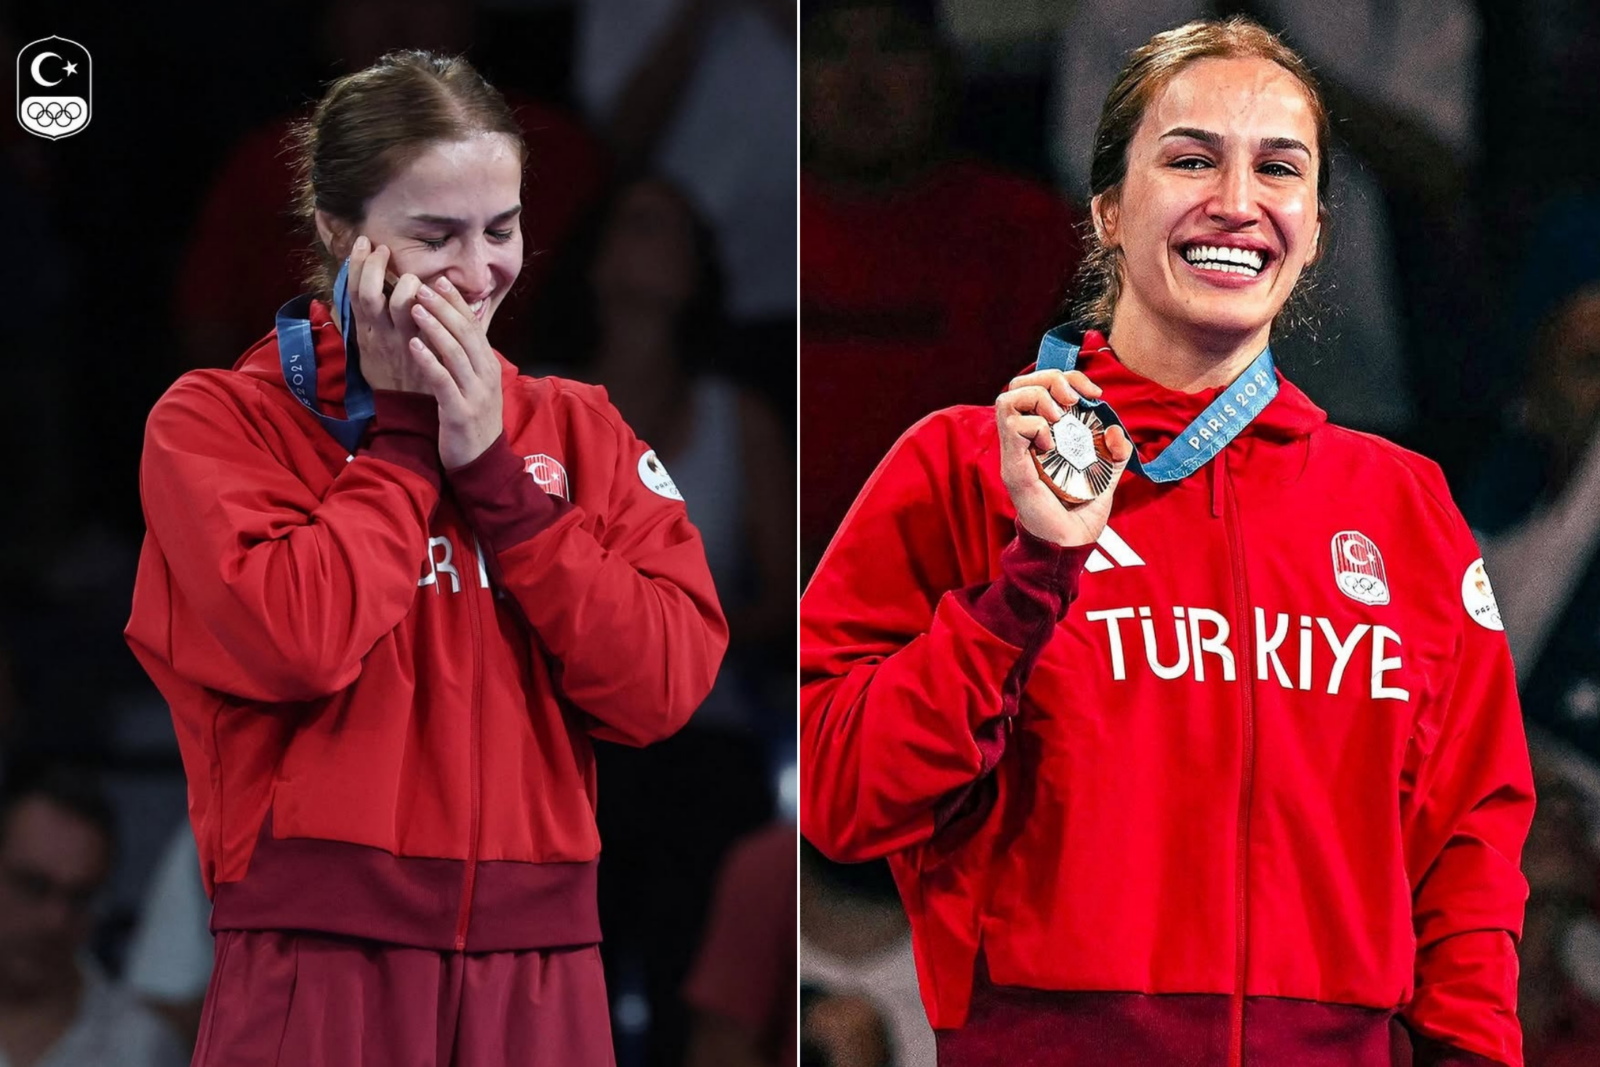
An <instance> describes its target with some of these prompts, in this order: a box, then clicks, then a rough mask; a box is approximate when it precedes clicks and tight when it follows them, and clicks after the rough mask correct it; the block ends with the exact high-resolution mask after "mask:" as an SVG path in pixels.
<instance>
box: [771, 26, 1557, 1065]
mask: <svg viewBox="0 0 1600 1067" xmlns="http://www.w3.org/2000/svg"><path fill="white" fill-rule="evenodd" d="M1327 139H1328V117H1327V114H1326V112H1325V110H1324V108H1323V104H1322V101H1321V98H1320V96H1319V95H1318V92H1317V88H1316V85H1315V82H1314V81H1313V80H1312V78H1311V76H1310V73H1309V72H1308V71H1307V69H1306V67H1305V65H1304V63H1303V62H1302V61H1301V60H1300V59H1299V58H1298V57H1297V56H1296V55H1295V54H1294V53H1293V52H1291V51H1289V50H1288V49H1287V48H1285V47H1284V45H1283V44H1282V43H1281V42H1279V41H1278V40H1277V39H1276V38H1274V37H1273V36H1272V35H1271V34H1269V33H1268V32H1267V31H1265V30H1263V29H1262V28H1261V27H1259V26H1257V25H1255V24H1254V23H1251V22H1249V21H1246V20H1243V19H1237V18H1236V19H1231V20H1228V21H1226V22H1195V23H1190V24H1188V25H1185V26H1181V27H1178V28H1176V29H1173V30H1170V31H1168V32H1165V33H1161V34H1158V35H1157V36H1155V37H1154V38H1153V39H1152V40H1150V41H1149V42H1148V43H1147V44H1145V45H1144V46H1143V47H1141V48H1139V49H1137V50H1136V51H1134V52H1133V53H1132V54H1131V55H1130V57H1129V59H1128V63H1127V65H1126V66H1125V67H1124V69H1123V71H1122V74H1121V75H1120V77H1119V78H1118V79H1117V82H1116V84H1115V86H1114V87H1113V89H1112V91H1111V94H1110V96H1109V98H1108V99H1107V101H1106V104H1105V108H1104V110H1103V112H1102V116H1101V121H1100V126H1099V132H1098V134H1097V136H1096V138H1095V147H1094V161H1093V167H1092V175H1093V179H1092V180H1093V192H1094V200H1093V202H1092V205H1091V207H1092V212H1093V223H1094V249H1093V254H1092V255H1091V257H1090V259H1089V262H1088V265H1087V267H1086V273H1085V290H1084V297H1083V304H1082V308H1081V316H1080V321H1079V322H1077V323H1075V324H1069V325H1067V326H1063V327H1058V328H1057V329H1055V330H1052V331H1051V332H1050V333H1049V334H1047V335H1046V336H1045V338H1044V339H1043V341H1042V342H1041V345H1040V349H1039V360H1038V363H1037V365H1036V366H1035V367H1034V368H1031V371H1030V372H1027V373H1024V374H1023V375H1022V376H1020V377H1018V378H1015V379H1013V380H1012V381H1011V382H1010V384H1009V385H1008V386H1006V387H1005V388H1004V391H1003V392H1001V393H1000V395H999V397H998V398H997V399H996V400H995V401H994V403H993V404H992V405H984V406H977V405H974V406H965V407H955V408H948V409H945V410H944V411H940V412H936V413H934V414H932V415H930V416H929V417H927V418H925V419H923V420H922V421H921V422H919V423H918V424H917V425H916V426H915V427H913V428H912V429H911V430H909V431H908V432H907V433H906V434H905V435H904V436H903V437H902V438H901V440H900V442H899V444H897V445H896V446H895V448H894V450H893V451H892V452H891V453H890V454H889V456H888V457H887V458H886V459H884V461H883V462H882V463H881V464H880V465H879V468H878V471H877V473H876V474H874V476H873V477H872V479H871V480H870V481H869V482H868V483H867V486H866V488H865V489H864V490H863V491H862V494H861V496H860V497H859V498H858V499H857V500H856V502H855V505H854V507H853V508H852V509H851V511H850V513H849V516H848V517H847V519H846V520H845V523H844V525H843V526H842V527H841V528H840V530H839V532H838V534H837V536H836V537H835V538H834V541H833V543H832V544H831V545H830V546H829V548H828V551H827V553H826V554H825V555H824V556H823V558H822V562H821V563H820V565H819V566H818V568H817V571H816V574H815V576H814V577H813V579H812V582H811V584H810V586H809V587H808V589H807V590H806V594H805V597H804V599H803V600H802V602H801V612H800V614H801V677H802V690H801V769H802V784H801V828H802V831H803V832H804V833H805V834H806V835H807V836H808V837H809V838H810V840H811V841H812V842H814V843H815V844H816V845H817V847H818V848H819V849H821V850H822V851H823V852H824V853H826V854H828V855H829V856H830V857H832V858H834V859H837V860H841V861H859V860H866V859H870V858H873V857H877V856H887V857H888V858H889V861H890V864H891V866H892V867H893V868H894V873H895V876H896V878H895V880H896V883H897V885H898V887H899V889H900V892H901V894H902V897H903V900H904V903H905V906H906V911H907V914H908V915H909V917H910V919H911V925H912V931H913V937H914V939H915V941H916V958H917V964H918V971H919V977H920V980H921V989H922V994H923V1001H924V1004H925V1005H926V1007H927V1009H928V1014H929V1017H930V1019H931V1021H932V1023H933V1025H934V1027H935V1029H936V1031H937V1032H938V1040H939V1062H940V1064H941V1065H943V1067H972V1065H984V1067H988V1065H998V1064H1007V1063H1025V1062H1063V1063H1065V1062H1071V1063H1074V1064H1081V1065H1091V1067H1102V1065H1103V1067H1110V1065H1113V1064H1116V1065H1120V1064H1125V1063H1141V1064H1142V1063H1178V1062H1182V1063H1186V1064H1191V1065H1193V1067H1225V1065H1226V1067H1239V1065H1240V1064H1243V1063H1262V1064H1268V1063H1270V1064H1280V1063H1293V1064H1298V1065H1311V1067H1334V1065H1339V1067H1347V1065H1348V1067H1356V1065H1360V1067H1368V1065H1370V1067H1379V1065H1388V1064H1391V1063H1393V1062H1397V1059H1396V1057H1397V1056H1400V1055H1401V1053H1400V1052H1399V1050H1400V1048H1401V1047H1402V1046H1410V1048H1411V1050H1412V1051H1411V1062H1414V1063H1416V1064H1418V1065H1425V1064H1426V1065H1446V1064H1448V1065H1451V1067H1469V1065H1470V1067H1489V1065H1495V1064H1498V1065H1504V1067H1520V1064H1521V1062H1522V1061H1521V1047H1520V1046H1521V1034H1520V1031H1519V1029H1518V1024H1517V1020H1516V1015H1515V995H1516V973H1517V971H1516V957H1515V953H1514V944H1513V938H1514V936H1515V935H1516V933H1517V931H1518V930H1519V929H1520V925H1521V919H1522V902H1523V900H1524V897H1525V896H1526V884H1525V883H1524V881H1523V879H1522V876H1521V873H1520V872H1519V870H1518V855H1519V852H1520V849H1521V847H1522V842H1523V838H1524V837H1525V835H1526V832H1527V827H1528V823H1529V819H1530V817H1531V814H1532V808H1533V795H1532V781H1531V775H1530V773H1529V768H1528V755H1527V745H1526V741H1525V739H1524V736H1523V732H1522V723H1521V716H1520V712H1519V708H1518V703H1517V696H1516V690H1515V682H1514V676H1513V671H1512V665H1511V657H1510V655H1509V652H1508V650H1507V647H1506V642H1505V637H1504V634H1503V633H1502V632H1501V629H1500V625H1499V621H1498V618H1499V617H1498V613H1497V612H1496V611H1495V610H1494V609H1493V593H1492V592H1491V591H1490V588H1489V584H1488V578H1487V577H1486V576H1485V575H1484V574H1483V569H1482V561H1481V559H1479V558H1478V556H1479V553H1478V551H1477V549H1476V547H1475V545H1474V544H1473V540H1472V536H1471V534H1470V532H1469V531H1468V529H1467V526H1466V524H1465V523H1464V522H1463V521H1462V519H1461V516H1460V514H1459V513H1458V512H1457V510H1456V508H1455V506H1454V504H1453V503H1452V502H1451V501H1450V497H1449V493H1448V491H1447V489H1446V487H1445V484H1444V479H1443V477H1442V475H1441V474H1440V472H1439V470H1438V468H1437V467H1436V466H1435V465H1434V464H1432V463H1430V462H1429V461H1427V460H1425V459H1423V458H1422V457H1420V456H1417V455H1414V454H1412V453H1409V452H1406V451H1404V450H1403V449H1400V448H1398V447H1396V446H1394V445H1391V444H1389V443H1388V442H1386V441H1382V440H1380V439H1378V438H1375V437H1370V436H1367V435H1363V434H1356V433H1352V432H1350V431H1347V430H1344V429H1342V428H1339V427H1336V426H1331V425H1329V424H1328V422H1327V420H1326V417H1325V415H1324V413H1323V412H1322V411H1321V410H1320V409H1319V408H1317V407H1316V406H1315V405H1314V404H1313V403H1312V402H1311V401H1310V400H1309V399H1308V398H1307V397H1306V396H1305V394H1304V393H1302V392H1301V391H1300V390H1299V389H1297V388H1295V386H1294V385H1293V384H1291V383H1290V382H1289V381H1287V380H1285V379H1284V378H1283V376H1282V374H1281V373H1279V372H1278V370H1277V368H1276V366H1275V364H1274V361H1273V358H1272V352H1271V348H1270V344H1269V342H1270V340H1271V337H1272V331H1273V327H1274V324H1275V322H1277V321H1278V319H1279V317H1280V316H1281V314H1282V312H1283V309H1284V307H1285V305H1286V304H1287V302H1288V301H1289V299H1290V296H1291V294H1293V293H1294V292H1295V290H1296V288H1297V286H1298V285H1300V284H1301V282H1302V279H1303V277H1304V275H1305V271H1306V268H1307V266H1308V265H1309V264H1311V263H1313V262H1314V261H1315V260H1316V258H1317V255H1318V249H1319V247H1320V246H1321V244H1322V242H1323V230H1324V228H1325V227H1326V226H1327V224H1328V220H1327V210H1326V206H1325V204H1324V203H1323V199H1322V198H1323V192H1324V190H1325V189H1326V188H1327V179H1328V160H1327V153H1326V143H1327ZM997 384H998V383H997ZM1110 518H1114V520H1115V521H1114V525H1115V530H1113V528H1112V525H1113V524H1112V523H1108V519H1110Z"/></svg>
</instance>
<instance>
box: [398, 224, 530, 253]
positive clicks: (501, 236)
mask: <svg viewBox="0 0 1600 1067" xmlns="http://www.w3.org/2000/svg"><path fill="white" fill-rule="evenodd" d="M484 232H485V233H487V234H488V235H489V238H490V240H492V241H494V242H495V243H496V244H505V243H506V242H507V241H509V240H511V238H513V237H515V236H516V235H517V231H516V230H515V229H510V230H486V231H484ZM417 240H418V241H420V242H421V243H422V245H423V246H424V247H425V248H427V249H428V250H429V251H432V252H437V251H439V249H441V248H443V247H444V246H445V245H446V244H448V243H449V242H450V238H449V237H419V238H417Z"/></svg>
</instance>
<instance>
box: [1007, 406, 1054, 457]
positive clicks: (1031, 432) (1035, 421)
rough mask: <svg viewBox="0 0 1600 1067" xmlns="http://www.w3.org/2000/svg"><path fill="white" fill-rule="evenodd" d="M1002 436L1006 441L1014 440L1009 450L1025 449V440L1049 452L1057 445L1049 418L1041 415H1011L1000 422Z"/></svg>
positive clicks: (1040, 449) (1026, 443) (1039, 449)
mask: <svg viewBox="0 0 1600 1067" xmlns="http://www.w3.org/2000/svg"><path fill="white" fill-rule="evenodd" d="M1000 437H1001V439H1002V440H1004V441H1010V442H1013V446H1012V447H1011V448H1008V449H1007V451H1008V452H1016V451H1023V450H1024V448H1023V446H1022V445H1017V444H1015V442H1023V444H1025V445H1031V446H1032V447H1033V448H1035V449H1037V450H1038V451H1040V452H1048V451H1050V449H1051V448H1053V447H1055V438H1054V437H1052V436H1051V434H1050V422H1049V420H1047V419H1045V418H1043V417H1041V416H1039V415H1011V416H1009V417H1007V418H1006V419H1004V420H1002V421H1001V423H1000Z"/></svg>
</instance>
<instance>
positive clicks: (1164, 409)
mask: <svg viewBox="0 0 1600 1067" xmlns="http://www.w3.org/2000/svg"><path fill="white" fill-rule="evenodd" d="M1077 366H1078V369H1079V370H1081V371H1083V372H1084V373H1085V374H1086V375H1088V376H1089V377H1090V378H1091V379H1092V380H1093V381H1094V383H1095V384H1096V385H1098V386H1100V388H1102V389H1104V390H1105V395H1104V397H1103V399H1104V400H1105V401H1106V402H1107V403H1109V404H1110V405H1111V407H1112V408H1113V409H1114V410H1115V411H1116V413H1117V415H1118V416H1119V417H1120V418H1121V419H1122V421H1123V424H1124V425H1126V426H1127V427H1128V430H1129V431H1130V432H1131V433H1132V435H1133V439H1134V444H1135V445H1136V446H1137V447H1138V449H1139V455H1140V456H1142V457H1143V458H1144V459H1145V460H1146V461H1149V460H1152V459H1154V458H1155V457H1156V455H1157V454H1158V453H1160V451H1161V450H1162V449H1163V448H1165V447H1167V445H1168V444H1170V443H1171V442H1172V441H1173V439H1174V438H1176V437H1177V436H1178V435H1179V434H1180V433H1182V432H1183V431H1184V430H1185V429H1186V428H1187V427H1188V426H1189V424H1190V423H1191V422H1193V421H1194V420H1195V418H1196V417H1197V416H1198V415H1199V414H1200V413H1201V412H1202V411H1204V410H1205V409H1206V407H1207V405H1209V404H1210V403H1211V402H1212V401H1213V400H1215V399H1216V398H1217V397H1218V396H1221V395H1222V394H1223V393H1224V392H1226V391H1227V388H1226V387H1221V388H1216V389H1202V390H1200V391H1199V392H1196V393H1184V392H1179V391H1178V390H1176V389H1168V388H1167V387H1166V386H1163V385H1158V384H1156V383H1155V382H1153V381H1151V380H1150V379H1149V378H1146V377H1144V376H1143V375H1140V374H1136V373H1134V372H1133V371H1131V370H1129V369H1128V368H1127V367H1126V366H1125V365H1124V364H1123V362H1122V361H1121V360H1120V359H1118V358H1117V354H1116V353H1115V352H1113V351H1112V350H1111V345H1110V344H1109V343H1108V342H1107V341H1106V339H1105V335H1103V334H1102V333H1101V332H1100V331H1098V330H1090V331H1088V332H1087V333H1085V334H1084V335H1083V349H1082V351H1081V352H1079V353H1078V365H1077ZM1277 373H1278V395H1277V396H1276V397H1274V398H1273V400H1272V402H1271V403H1270V404H1268V405H1267V406H1266V407H1265V408H1264V409H1262V411H1261V413H1260V414H1259V415H1257V416H1256V417H1255V419H1254V420H1253V421H1252V422H1251V423H1250V425H1249V426H1247V427H1246V428H1245V429H1244V431H1243V432H1241V433H1240V435H1239V437H1240V438H1259V439H1262V440H1271V441H1293V440H1296V439H1299V438H1303V437H1306V436H1308V435H1309V434H1310V433H1311V432H1312V431H1313V430H1315V429H1316V428H1317V427H1319V426H1321V425H1322V424H1323V423H1324V422H1326V421H1327V419H1328V415H1327V413H1326V412H1325V411H1323V410H1322V409H1321V408H1319V407H1318V406H1317V405H1316V404H1314V403H1312V401H1311V398H1310V397H1308V396H1306V394H1305V393H1303V392H1301V391H1300V390H1299V389H1298V388H1296V387H1295V385H1294V384H1293V383H1292V382H1290V381H1288V380H1287V379H1286V378H1284V376H1283V372H1282V370H1279V371H1278V372H1277Z"/></svg>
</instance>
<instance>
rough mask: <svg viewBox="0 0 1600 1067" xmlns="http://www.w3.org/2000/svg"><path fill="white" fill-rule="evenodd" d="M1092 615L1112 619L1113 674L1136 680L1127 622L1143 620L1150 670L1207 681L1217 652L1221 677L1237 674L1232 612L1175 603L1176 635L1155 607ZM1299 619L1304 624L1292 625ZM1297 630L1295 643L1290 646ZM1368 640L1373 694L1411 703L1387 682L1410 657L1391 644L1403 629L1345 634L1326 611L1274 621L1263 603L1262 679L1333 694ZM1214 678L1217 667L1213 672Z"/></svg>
mask: <svg viewBox="0 0 1600 1067" xmlns="http://www.w3.org/2000/svg"><path fill="white" fill-rule="evenodd" d="M1084 618H1085V619H1086V620H1087V621H1088V622H1091V623H1104V624H1105V627H1106V645H1107V648H1108V650H1109V652H1110V655H1111V677H1112V679H1113V680H1115V681H1118V682H1122V681H1126V680H1127V678H1128V657H1127V653H1126V651H1125V650H1124V648H1123V630H1122V623H1123V622H1124V621H1125V620H1127V621H1131V620H1133V619H1135V618H1137V619H1138V622H1139V624H1138V625H1137V626H1136V627H1133V628H1132V630H1133V632H1134V633H1135V634H1136V635H1137V638H1136V639H1138V640H1141V641H1142V642H1143V643H1144V660H1145V666H1146V667H1147V668H1148V669H1149V671H1150V673H1151V674H1153V675H1155V676H1156V677H1157V678H1160V679H1163V680H1164V681H1173V680H1175V679H1178V678H1182V677H1185V676H1188V677H1192V678H1193V679H1194V680H1195V681H1197V682H1203V681H1205V680H1206V668H1207V662H1206V661H1207V659H1208V657H1212V656H1214V657H1216V659H1215V663H1216V665H1217V668H1218V669H1220V672H1221V679H1222V681H1225V682H1232V681H1235V680H1237V677H1238V672H1237V668H1236V666H1235V661H1234V653H1233V649H1232V648H1231V647H1230V645H1229V639H1230V636H1231V635H1230V632H1229V625H1228V618H1227V616H1226V615H1223V614H1222V613H1221V612H1219V611H1214V610H1213V609H1211V608H1200V607H1174V608H1173V609H1172V618H1173V622H1172V628H1171V631H1170V632H1171V636H1170V637H1169V636H1168V631H1167V628H1166V627H1165V626H1159V625H1157V622H1156V617H1155V612H1154V610H1153V609H1151V608H1150V607H1148V606H1141V607H1138V608H1131V607H1130V608H1108V609H1105V610H1102V611H1090V612H1086V613H1085V614H1084ZM1294 622H1298V624H1299V625H1298V626H1295V625H1292V623H1294ZM1291 633H1293V634H1294V637H1293V638H1292V640H1293V647H1292V648H1288V647H1285V646H1286V645H1287V644H1289V642H1290V641H1291V636H1290V635H1291ZM1363 644H1366V645H1367V646H1368V647H1369V649H1370V653H1371V663H1372V671H1371V675H1370V677H1369V679H1368V682H1369V685H1368V693H1369V694H1370V696H1371V698H1372V699H1373V700H1402V701H1409V700H1410V699H1411V692H1410V690H1408V689H1404V688H1402V687H1400V686H1397V685H1389V684H1387V681H1386V678H1385V676H1386V675H1388V674H1390V673H1392V672H1394V671H1398V670H1400V669H1401V668H1402V666H1403V663H1402V661H1401V658H1400V656H1399V655H1398V654H1396V655H1389V654H1388V652H1389V647H1390V646H1393V650H1394V651H1395V652H1396V653H1398V652H1399V650H1400V635H1399V634H1398V633H1396V632H1395V631H1394V630H1391V629H1390V628H1389V627H1387V626H1374V625H1373V624H1371V623H1365V622H1363V623H1357V624H1356V625H1355V626H1354V627H1353V628H1352V629H1351V630H1350V631H1349V632H1348V633H1345V634H1340V633H1339V631H1338V629H1337V628H1335V626H1334V624H1333V621H1332V620H1331V619H1327V618H1324V617H1322V616H1320V615H1319V616H1315V617H1313V616H1310V615H1301V616H1299V617H1298V619H1291V617H1290V615H1289V614H1288V613H1286V612H1277V613H1275V614H1274V616H1273V617H1272V619H1271V620H1270V621H1269V620H1268V618H1267V613H1266V612H1265V611H1263V610H1262V609H1261V608H1256V609H1255V648H1256V679H1257V680H1258V681H1262V682H1276V683H1277V684H1278V685H1279V686H1280V687H1281V688H1284V689H1297V690H1300V691H1302V692H1309V691H1311V689H1312V688H1313V686H1316V687H1317V688H1320V689H1322V690H1323V691H1324V692H1325V693H1327V694H1328V695H1329V696H1338V695H1339V693H1340V691H1341V690H1342V688H1343V686H1344V684H1345V678H1346V675H1347V673H1348V671H1349V667H1350V665H1351V663H1352V662H1353V661H1354V660H1355V657H1356V653H1357V652H1358V650H1359V649H1360V648H1361V646H1362V645H1363ZM1286 658H1287V659H1289V660H1290V661H1291V662H1293V663H1294V665H1295V667H1296V668H1297V669H1296V673H1295V676H1294V677H1293V678H1291V677H1290V674H1289V671H1288V669H1287V667H1286V665H1285V662H1284V661H1285V659H1286ZM1317 671H1325V672H1326V674H1325V675H1322V676H1321V677H1322V678H1325V682H1324V683H1323V684H1320V685H1319V684H1317V683H1318V675H1317V673H1316V672H1317ZM1212 676H1213V677H1215V676H1216V673H1215V672H1213V675H1212Z"/></svg>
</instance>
